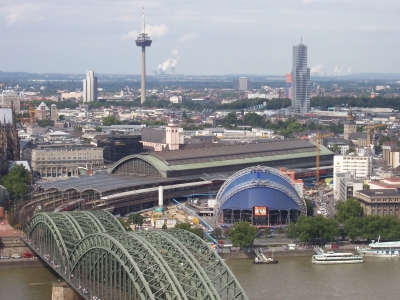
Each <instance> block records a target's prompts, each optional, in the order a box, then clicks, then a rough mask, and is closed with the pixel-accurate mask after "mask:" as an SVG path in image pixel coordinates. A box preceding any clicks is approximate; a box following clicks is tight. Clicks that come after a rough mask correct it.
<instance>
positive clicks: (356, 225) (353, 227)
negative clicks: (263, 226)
mask: <svg viewBox="0 0 400 300" xmlns="http://www.w3.org/2000/svg"><path fill="white" fill-rule="evenodd" d="M363 226H364V221H363V219H362V218H350V219H348V220H346V222H345V223H344V226H343V232H344V234H345V235H347V237H348V238H349V239H350V240H353V241H354V240H356V239H357V238H358V237H361V236H362V235H363Z"/></svg>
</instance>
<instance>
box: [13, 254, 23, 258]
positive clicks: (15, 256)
mask: <svg viewBox="0 0 400 300" xmlns="http://www.w3.org/2000/svg"><path fill="white" fill-rule="evenodd" d="M11 257H12V258H21V255H19V254H13V255H11Z"/></svg>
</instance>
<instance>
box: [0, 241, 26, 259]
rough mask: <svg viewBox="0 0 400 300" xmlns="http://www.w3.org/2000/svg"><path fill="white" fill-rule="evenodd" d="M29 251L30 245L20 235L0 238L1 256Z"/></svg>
mask: <svg viewBox="0 0 400 300" xmlns="http://www.w3.org/2000/svg"><path fill="white" fill-rule="evenodd" d="M26 251H29V248H28V246H26V244H25V243H24V242H23V241H22V240H21V239H20V237H18V236H15V237H14V236H13V237H2V238H0V256H1V255H5V256H9V257H11V255H13V254H19V255H21V256H22V253H24V252H26Z"/></svg>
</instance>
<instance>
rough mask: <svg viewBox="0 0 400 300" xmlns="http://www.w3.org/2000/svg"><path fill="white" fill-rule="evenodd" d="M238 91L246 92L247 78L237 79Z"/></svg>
mask: <svg viewBox="0 0 400 300" xmlns="http://www.w3.org/2000/svg"><path fill="white" fill-rule="evenodd" d="M239 91H241V92H245V91H247V77H240V78H239Z"/></svg>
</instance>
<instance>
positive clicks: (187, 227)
mask: <svg viewBox="0 0 400 300" xmlns="http://www.w3.org/2000/svg"><path fill="white" fill-rule="evenodd" d="M175 228H178V229H183V230H186V231H189V232H191V233H193V234H195V235H197V236H199V237H201V238H203V237H204V231H203V229H202V228H192V225H190V224H189V223H179V224H175Z"/></svg>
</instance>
